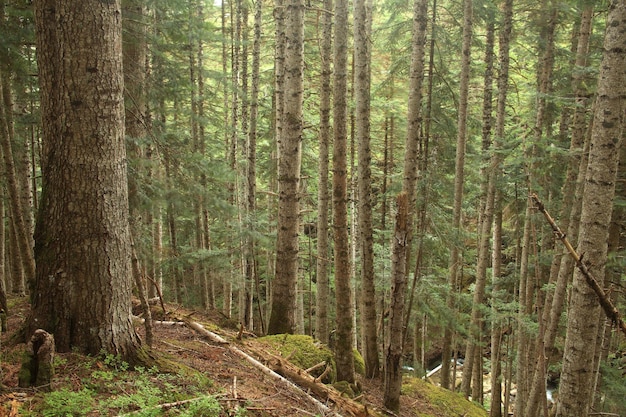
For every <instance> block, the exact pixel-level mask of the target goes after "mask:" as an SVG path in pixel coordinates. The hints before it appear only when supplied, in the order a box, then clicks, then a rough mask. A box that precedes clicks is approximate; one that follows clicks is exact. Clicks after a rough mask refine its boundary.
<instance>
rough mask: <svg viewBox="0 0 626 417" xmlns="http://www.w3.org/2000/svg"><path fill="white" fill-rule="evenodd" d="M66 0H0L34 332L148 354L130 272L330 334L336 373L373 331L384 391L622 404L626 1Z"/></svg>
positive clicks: (496, 408)
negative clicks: (433, 388) (406, 382)
mask: <svg viewBox="0 0 626 417" xmlns="http://www.w3.org/2000/svg"><path fill="white" fill-rule="evenodd" d="M35 3H37V2H35ZM69 3H72V4H71V5H67V6H63V2H62V1H61V2H60V1H55V0H45V1H43V0H42V2H41V3H38V4H36V5H33V4H32V3H31V2H29V1H21V0H15V1H8V2H5V3H4V4H3V8H2V25H1V26H0V35H1V37H0V65H1V67H0V75H1V77H0V78H1V79H0V81H1V91H2V100H1V102H0V109H2V111H1V112H0V128H1V130H2V132H1V133H2V135H1V139H2V154H3V157H4V164H3V175H2V178H1V179H0V180H1V182H2V187H0V192H1V193H2V195H0V213H1V214H2V220H3V221H2V222H0V283H1V287H0V289H1V291H0V295H1V296H0V303H1V306H2V308H3V309H4V310H5V311H6V313H7V314H8V315H10V314H11V311H10V309H9V307H8V305H7V301H6V298H7V297H6V296H7V294H15V295H29V296H30V300H31V302H32V304H33V307H34V308H33V311H34V312H33V314H32V316H30V317H29V320H28V324H27V326H26V327H27V329H28V331H32V330H34V328H36V327H38V325H40V324H42V322H45V321H46V320H48V322H47V323H46V324H45V325H42V327H44V328H46V329H47V330H48V331H50V332H52V333H54V334H55V339H56V342H57V349H58V350H59V351H61V352H63V351H66V352H69V351H72V350H73V349H78V350H80V351H83V352H84V353H98V352H99V351H100V350H101V349H104V350H105V351H110V352H111V353H114V354H121V355H122V356H123V357H124V358H125V359H129V360H131V362H132V361H133V360H135V361H139V362H141V358H138V354H137V353H136V348H137V346H139V345H140V341H139V339H138V337H137V335H136V334H135V332H134V330H132V326H131V324H130V293H131V292H133V294H134V295H136V296H137V297H138V298H140V299H141V300H142V301H144V300H147V299H152V298H156V297H162V298H163V299H164V300H165V301H167V302H170V303H175V304H178V305H180V306H184V307H185V308H189V309H202V310H204V311H212V310H218V311H220V312H221V313H222V314H223V315H224V316H226V317H227V318H232V319H234V320H236V322H237V323H240V325H241V326H242V328H245V329H246V330H247V331H249V332H253V333H255V334H258V335H267V334H282V333H293V334H305V335H309V336H312V337H314V338H315V339H317V340H319V341H321V342H322V343H325V344H328V345H329V346H331V347H332V348H333V349H334V352H335V356H336V361H337V380H339V381H348V382H349V383H353V382H354V381H355V363H354V353H353V349H356V350H358V351H359V352H360V354H361V355H362V356H363V360H364V366H365V371H364V372H365V375H366V377H367V378H381V379H382V380H383V381H384V398H385V400H384V401H385V407H386V408H387V409H389V410H392V411H398V409H399V407H400V402H399V397H400V392H401V385H402V375H403V374H405V375H407V374H412V375H414V376H419V377H421V376H424V375H426V374H427V373H429V371H431V370H433V369H434V368H436V367H437V366H438V365H441V370H440V371H439V373H438V374H436V375H435V376H434V377H433V380H434V381H436V383H438V384H440V385H441V386H442V387H444V388H447V389H451V390H456V391H459V392H461V393H462V394H463V395H464V396H465V397H466V398H471V399H472V400H473V401H476V402H479V403H481V404H484V405H485V406H486V408H487V409H488V410H489V413H490V415H491V417H501V416H503V415H507V413H508V412H509V410H510V411H512V412H513V411H514V413H515V414H514V415H516V416H527V417H535V416H541V415H544V416H546V417H547V413H548V410H549V409H550V410H551V411H550V413H552V412H554V413H555V415H557V416H560V417H565V416H585V417H586V416H589V415H602V416H618V415H624V413H626V403H625V400H624V398H626V385H625V384H624V365H625V362H624V360H625V359H624V358H625V356H624V355H625V353H624V352H625V349H626V340H625V339H624V336H625V334H624V333H621V332H622V330H623V329H624V327H623V322H621V323H620V322H619V314H617V315H615V316H613V317H609V318H607V315H605V311H607V310H606V309H605V310H603V309H601V307H600V303H599V301H598V300H599V299H598V295H597V293H596V292H594V290H592V288H591V287H590V285H589V276H592V277H593V279H595V280H596V281H597V283H598V284H599V287H600V288H602V289H603V290H604V295H603V297H604V301H608V302H610V303H611V304H612V306H613V307H615V309H616V311H622V312H623V311H624V309H625V308H626V303H625V300H624V278H623V273H622V270H623V267H624V263H625V260H624V256H623V254H624V243H625V234H624V233H625V230H624V229H625V227H626V226H625V222H626V217H625V216H626V211H625V210H624V204H625V202H626V200H625V198H626V188H625V187H626V185H625V184H624V178H626V151H625V150H624V149H623V147H622V146H621V142H622V141H623V137H624V126H625V117H626V106H625V104H624V103H626V52H625V51H626V49H625V48H624V46H625V45H626V3H625V2H624V1H623V0H611V1H608V0H607V1H600V2H598V1H588V0H578V1H576V0H571V1H556V0H542V1H525V0H494V1H487V0H458V1H450V0H430V1H428V0H415V1H414V2H407V1H403V2H399V1H395V0H381V1H378V2H373V1H372V0H354V1H353V2H348V1H347V0H334V1H333V0H323V1H322V0H313V1H310V0H309V1H307V2H306V3H305V2H304V1H300V0H275V1H274V2H273V3H271V2H263V1H262V0H255V1H247V0H233V1H224V2H222V3H221V4H219V3H218V2H216V3H215V4H212V3H210V2H208V3H207V2H205V1H203V0H167V1H166V0H145V1H142V0H123V1H122V2H121V4H119V2H118V1H111V2H95V1H85V2H84V3H80V2H78V3H77V2H76V1H70V2H69ZM75 3H76V4H82V6H81V7H78V6H76V10H74V9H72V7H73V5H75ZM101 3H107V4H106V5H104V4H101ZM90 8H91V10H90ZM65 13H67V14H65ZM35 16H37V18H35ZM90 16H92V17H93V20H91V19H92V17H90ZM85 22H88V23H85ZM81 25H82V26H81ZM94 33H95V34H94ZM109 57H111V58H110V59H109ZM84 91H86V92H88V94H86V95H84V96H83V95H82V92H84ZM92 91H93V94H92V93H91V92H92ZM75 93H76V94H75ZM116 94H117V95H116ZM121 94H123V96H122V95H121ZM118 95H119V97H121V98H122V99H121V100H119V103H117V104H115V103H114V102H115V98H116V97H118ZM103 143H107V144H110V146H108V145H107V146H101V145H102V144H103ZM94 186H95V188H94ZM531 196H535V197H534V198H531ZM118 203H119V204H118ZM111 207H114V211H112V212H111V215H110V216H109V215H108V214H107V210H109V209H110V208H111ZM540 209H541V210H540ZM544 214H546V215H547V217H550V216H551V217H552V218H553V219H554V221H555V223H556V225H557V226H558V228H559V230H555V229H554V226H551V225H550V224H549V223H548V222H547V221H546V218H545V217H544ZM127 219H128V220H127ZM118 227H119V228H118ZM113 230H117V232H113ZM111 235H115V236H113V237H114V239H113V241H111V240H107V239H111ZM116 236H117V237H116ZM120 236H121V237H120ZM565 241H567V242H565ZM564 242H565V243H567V244H570V243H571V245H572V247H573V248H574V251H575V253H574V256H570V255H571V252H568V250H567V248H566V246H565V245H563V243H564ZM95 253H106V256H104V257H103V258H100V259H96V257H95V256H93V255H92V254H95ZM576 254H577V255H578V256H582V259H580V258H579V259H574V258H575V256H576ZM584 270H587V271H588V272H589V274H586V273H585V272H584ZM108 274H111V276H110V277H109V276H108ZM54 277H56V278H54ZM55 279H56V281H55ZM66 279H67V280H68V281H65V280H66ZM65 282H67V283H68V284H67V285H66V284H58V285H57V283H65ZM68 288H70V289H71V290H68ZM111 288H112V289H111ZM118 291H119V292H118ZM87 294H89V295H87ZM94 294H95V295H94ZM100 295H102V297H110V299H111V300H112V301H111V302H110V304H111V305H112V306H113V307H107V305H106V304H107V303H109V302H108V301H102V302H101V303H100V302H98V301H97V300H98V298H97V297H99V296H100ZM83 296H84V297H87V298H84V299H82V298H81V297H83ZM96 296H97V297H96ZM91 297H95V298H93V301H91V300H92V298H91ZM104 299H105V298H103V300H104ZM108 299H109V298H106V300H108ZM80 300H89V301H84V302H83V303H82V304H83V307H82V310H81V307H76V305H77V304H80V302H79V301H80ZM118 303H119V304H118ZM100 304H103V305H100ZM116 306H117V307H116ZM92 307H93V312H92V313H89V312H88V311H86V310H90V309H92ZM85 309H86V310H85ZM43 317H51V318H49V319H48V318H46V319H43ZM120 317H121V318H120ZM57 318H59V319H58V320H57ZM66 319H67V323H68V324H66V325H64V324H63V323H64V320H66ZM615 319H617V320H615ZM38 320H39V321H38ZM59 323H60V324H59ZM70 323H71V324H70ZM74 323H91V324H93V328H97V329H99V330H100V331H102V329H103V328H106V326H105V325H104V324H102V323H109V324H110V326H109V327H112V328H117V327H116V325H117V324H118V323H123V324H122V325H121V327H122V328H127V330H129V333H128V335H127V336H123V337H122V339H116V337H117V335H113V336H111V337H109V336H104V337H100V336H98V337H96V336H94V335H93V334H92V335H89V334H86V333H83V334H81V332H80V331H78V332H77V331H76V329H75V326H74ZM620 325H621V326H622V329H620ZM87 327H88V326H87ZM146 329H147V328H146ZM92 333H93V332H92ZM113 333H115V332H113ZM150 337H151V336H150V335H149V334H146V336H145V339H147V340H145V341H144V342H146V343H147V344H150V343H151V340H149V338H150ZM103 340H104V341H103ZM455 364H462V367H461V368H459V369H457V366H455ZM429 376H430V375H429ZM551 415H552V414H551Z"/></svg>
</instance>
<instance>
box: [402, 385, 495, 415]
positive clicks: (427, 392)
mask: <svg viewBox="0 0 626 417" xmlns="http://www.w3.org/2000/svg"><path fill="white" fill-rule="evenodd" d="M402 394H405V395H409V396H412V397H417V398H420V399H423V400H425V401H426V403H428V405H429V407H428V408H429V409H428V410H426V409H421V410H420V409H416V410H415V416H417V417H433V416H442V415H445V416H465V417H486V416H487V411H486V410H485V409H484V408H482V407H481V406H480V405H478V404H476V403H474V402H471V401H468V400H466V399H465V398H464V397H463V396H462V395H461V394H459V393H455V392H452V391H449V390H446V389H443V388H440V387H438V386H435V385H433V384H431V383H429V382H426V381H424V380H422V379H420V378H413V377H407V376H405V377H404V378H403V384H402Z"/></svg>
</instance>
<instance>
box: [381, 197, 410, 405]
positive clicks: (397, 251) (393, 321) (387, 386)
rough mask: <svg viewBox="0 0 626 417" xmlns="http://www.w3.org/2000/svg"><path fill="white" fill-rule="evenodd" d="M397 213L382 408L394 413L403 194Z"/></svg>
mask: <svg viewBox="0 0 626 417" xmlns="http://www.w3.org/2000/svg"><path fill="white" fill-rule="evenodd" d="M397 206H398V207H397V210H398V211H397V214H396V223H395V229H394V235H393V249H392V260H391V262H392V264H391V277H392V279H393V281H392V288H391V304H390V306H389V342H388V346H387V351H386V354H385V381H384V390H385V391H384V398H383V403H384V405H385V407H386V408H387V409H389V410H391V411H393V412H398V411H399V410H400V390H401V388H402V325H403V314H404V295H405V294H404V293H405V291H406V281H407V277H406V252H407V250H408V247H407V243H408V235H409V230H408V217H409V199H408V195H407V194H406V193H401V194H399V195H398V198H397Z"/></svg>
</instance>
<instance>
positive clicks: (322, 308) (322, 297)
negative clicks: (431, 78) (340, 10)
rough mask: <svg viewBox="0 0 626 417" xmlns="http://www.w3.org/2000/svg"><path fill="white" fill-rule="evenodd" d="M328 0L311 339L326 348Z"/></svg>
mask: <svg viewBox="0 0 626 417" xmlns="http://www.w3.org/2000/svg"><path fill="white" fill-rule="evenodd" d="M332 9H333V2H332V0H324V11H323V12H322V13H323V15H322V34H321V40H320V42H321V46H320V57H321V60H322V69H321V75H320V107H319V111H320V131H319V159H318V161H319V163H318V164H319V185H318V191H317V192H318V194H317V261H316V271H317V298H316V308H315V319H316V322H315V323H316V329H315V336H316V337H317V338H318V339H319V340H320V341H321V342H322V343H325V344H328V336H329V330H328V306H329V304H330V301H331V300H330V285H329V280H328V272H329V271H328V268H329V266H330V262H329V250H328V248H329V245H328V238H329V231H328V202H329V193H328V185H329V184H328V161H329V142H330V140H331V130H330V127H331V126H330V111H331V106H330V98H331V93H332V89H331V76H332V69H331V65H330V64H331V60H332V27H333V16H332Z"/></svg>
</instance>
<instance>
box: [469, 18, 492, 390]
mask: <svg viewBox="0 0 626 417" xmlns="http://www.w3.org/2000/svg"><path fill="white" fill-rule="evenodd" d="M494 32H495V24H494V22H493V20H492V21H490V22H488V23H487V36H486V41H485V74H484V80H485V82H484V91H483V127H482V152H483V160H484V161H485V163H484V166H485V167H484V168H483V169H481V172H482V175H481V177H482V181H483V182H482V183H481V185H480V190H481V195H480V197H481V208H480V213H479V221H478V226H477V232H478V239H477V242H478V248H477V250H478V259H477V262H476V281H475V284H474V296H473V300H472V316H471V323H470V334H469V339H468V341H467V346H466V351H465V364H464V366H463V378H462V380H461V391H462V392H463V394H464V395H465V397H469V396H470V385H472V384H471V382H472V377H473V376H476V375H482V372H483V369H482V360H481V361H479V362H478V363H474V360H473V359H471V360H468V357H471V358H481V359H482V351H483V349H482V348H481V345H482V344H481V340H480V338H481V335H482V330H483V329H482V324H483V319H482V313H481V311H482V304H483V302H484V298H485V286H486V283H487V267H488V266H489V262H490V255H491V252H490V247H489V239H490V237H491V225H492V222H493V210H494V200H495V193H496V186H495V168H496V166H497V164H496V165H494V164H492V163H491V158H490V156H489V155H490V154H491V152H490V151H491V148H492V141H491V136H492V132H491V125H492V123H491V119H492V118H493V114H492V113H493V61H494V43H495V33H494ZM494 155H495V153H494ZM494 162H497V161H494ZM471 388H472V392H471V396H472V399H473V400H474V401H477V402H480V397H481V396H482V391H483V387H482V384H481V385H479V384H473V385H472V387H471Z"/></svg>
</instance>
